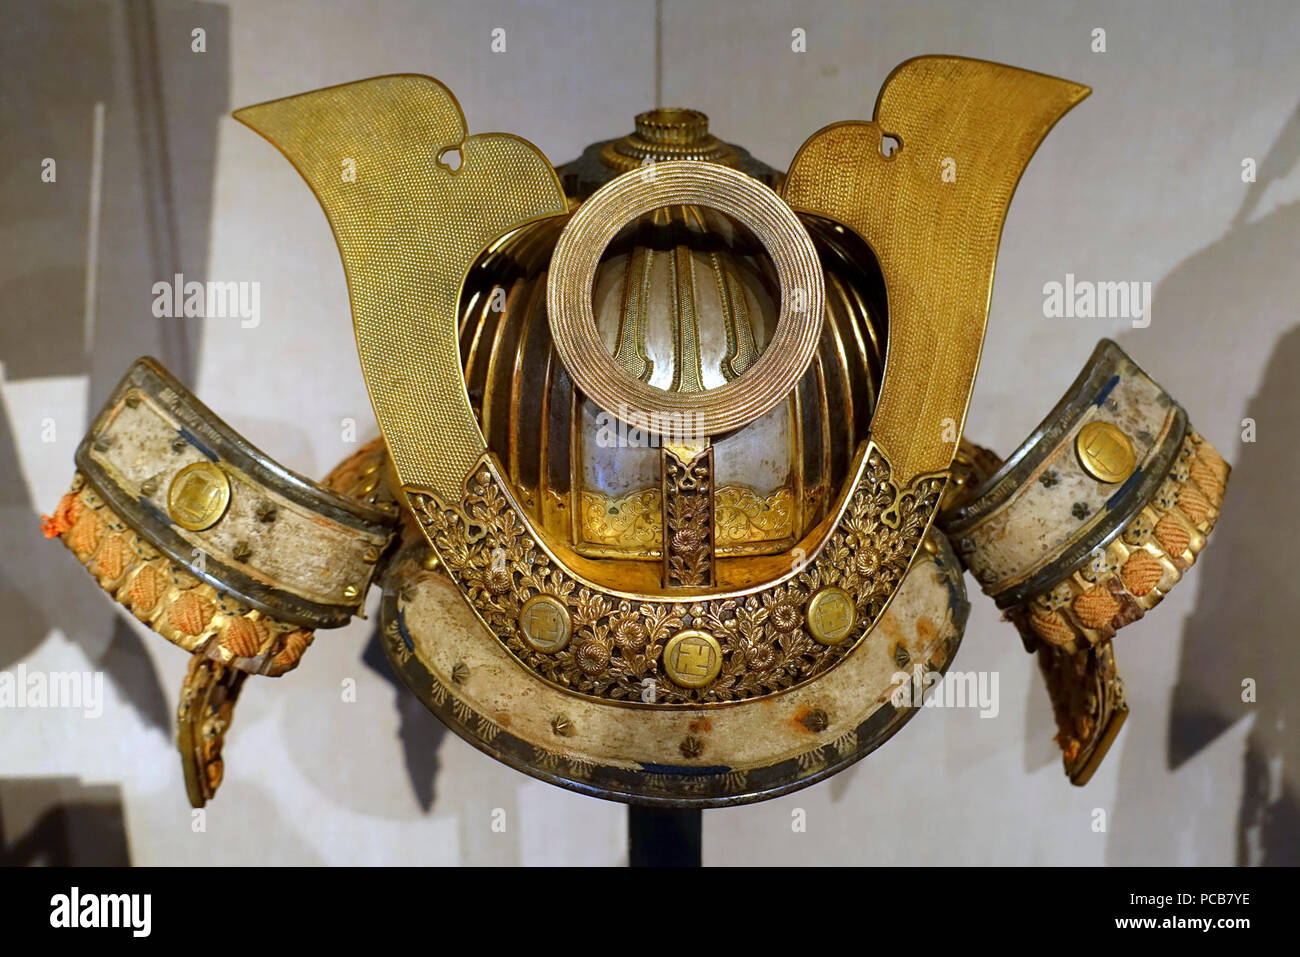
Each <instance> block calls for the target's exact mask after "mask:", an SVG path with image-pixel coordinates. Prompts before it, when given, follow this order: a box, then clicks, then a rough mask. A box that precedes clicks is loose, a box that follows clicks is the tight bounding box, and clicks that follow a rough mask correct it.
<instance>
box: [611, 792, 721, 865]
mask: <svg viewBox="0 0 1300 957" xmlns="http://www.w3.org/2000/svg"><path fill="white" fill-rule="evenodd" d="M703 814H704V812H703V811H699V810H692V809H685V810H683V809H679V808H654V807H638V806H637V805H635V804H629V805H628V808H627V851H628V864H629V866H631V867H699V866H700V826H701V819H702V817H703Z"/></svg>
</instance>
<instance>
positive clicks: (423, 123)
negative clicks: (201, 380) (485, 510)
mask: <svg viewBox="0 0 1300 957" xmlns="http://www.w3.org/2000/svg"><path fill="white" fill-rule="evenodd" d="M235 118H236V119H238V120H240V121H241V122H243V123H246V124H247V125H249V126H250V127H252V128H253V129H254V130H256V131H257V132H259V133H261V134H262V135H263V136H265V137H266V138H267V139H268V140H270V141H271V142H272V143H273V144H274V145H275V146H276V147H278V148H279V149H280V150H281V152H283V153H284V154H285V156H287V157H288V158H289V160H290V162H292V163H293V165H294V166H295V167H297V169H298V171H299V172H300V173H301V174H302V175H303V178H305V179H306V180H307V182H308V184H310V186H311V188H312V190H313V192H315V194H316V197H317V199H319V200H320V203H321V206H323V207H324V209H325V215H326V216H327V217H328V218H329V221H330V226H331V227H333V229H334V237H335V239H336V240H337V241H338V245H339V253H340V254H341V256H342V258H343V268H344V271H345V272H346V274H347V280H348V291H349V293H350V295H351V299H352V316H353V321H354V323H355V327H356V334H357V349H358V351H359V352H360V354H361V367H362V371H363V372H364V373H365V377H366V385H367V386H368V387H369V389H370V399H371V402H373V403H374V407H375V415H376V416H377V417H378V419H379V425H380V428H381V429H382V430H383V433H384V437H385V438H386V439H387V441H388V446H389V448H390V449H391V450H392V454H393V462H394V464H395V466H396V468H397V473H398V475H399V476H400V478H401V480H402V483H403V484H404V485H407V486H422V487H424V488H427V489H430V490H431V491H433V492H436V493H437V494H438V495H440V496H441V497H442V498H443V499H444V500H445V501H459V500H460V497H461V495H462V494H463V491H464V481H465V476H466V475H468V474H469V472H470V470H471V468H472V467H473V466H474V464H475V463H476V462H477V461H478V460H479V458H480V457H481V456H482V455H483V453H484V452H485V451H486V445H485V443H484V441H483V434H482V432H480V431H479V428H478V425H477V423H476V422H475V420H474V414H473V412H471V410H470V406H469V400H468V397H467V396H466V393H465V380H464V376H463V373H462V371H461V365H460V349H459V346H458V345H457V340H456V315H457V308H458V306H459V299H460V288H461V284H462V282H463V281H464V278H465V274H466V273H467V272H468V271H469V268H470V266H471V265H473V263H474V261H475V259H477V258H478V256H479V254H480V253H481V252H482V251H483V249H484V248H485V247H486V246H487V245H488V243H490V242H491V241H492V240H494V239H496V238H497V237H498V236H500V235H502V234H503V233H506V232H508V231H510V230H512V229H515V228H517V227H519V226H521V225H524V224H525V223H529V222H532V221H534V220H537V219H541V218H543V217H546V216H552V215H555V214H557V213H562V212H564V211H565V199H564V190H563V189H562V188H561V186H560V182H559V180H558V179H557V178H556V175H555V171H554V170H553V169H552V168H551V165H550V163H549V162H547V160H546V157H544V156H543V155H542V154H541V152H540V151H539V150H538V149H537V148H536V147H535V146H533V145H532V144H531V143H529V142H527V141H526V140H523V139H520V138H519V137H517V136H511V135H509V134H506V133H486V134H478V135H474V136H467V135H466V127H465V117H464V114H463V113H462V112H461V108H460V104H458V103H457V102H456V98H455V97H454V96H452V94H451V91H450V90H448V89H447V88H446V87H445V86H443V85H442V84H441V83H439V82H438V81H437V80H434V79H432V78H430V77H427V76H416V75H396V76H383V77H376V78H374V79H370V80H362V81H359V82H357V83H348V84H345V85H343V86H335V87H330V88H328V89H324V90H317V91H315V92H312V93H304V94H302V95H300V96H291V97H288V98H287V99H283V100H274V101H272V102H270V103H262V104H260V105H258V106H250V107H247V108H245V109H242V110H239V111H238V112H236V113H235ZM451 150H458V151H459V153H460V156H459V165H458V166H457V164H456V163H455V162H454V158H452V157H450V156H448V157H447V159H446V160H444V154H447V152H448V151H451ZM453 166H454V167H456V168H455V169H453V168H452V167H453ZM434 444H436V445H437V447H438V450H437V454H431V451H430V447H431V445H434Z"/></svg>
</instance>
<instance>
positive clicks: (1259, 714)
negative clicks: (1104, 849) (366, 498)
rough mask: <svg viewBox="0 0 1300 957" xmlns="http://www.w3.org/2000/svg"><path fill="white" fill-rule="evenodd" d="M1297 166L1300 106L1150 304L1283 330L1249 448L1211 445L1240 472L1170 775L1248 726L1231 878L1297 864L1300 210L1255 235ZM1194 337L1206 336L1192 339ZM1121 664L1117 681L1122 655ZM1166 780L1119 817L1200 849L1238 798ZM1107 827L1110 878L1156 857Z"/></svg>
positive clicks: (1212, 569)
mask: <svg viewBox="0 0 1300 957" xmlns="http://www.w3.org/2000/svg"><path fill="white" fill-rule="evenodd" d="M1297 162H1300V105H1298V106H1297V109H1296V111H1295V112H1294V113H1293V114H1292V116H1291V118H1290V120H1289V121H1288V122H1287V124H1286V126H1285V127H1284V128H1283V131H1282V133H1281V134H1280V135H1279V137H1278V138H1277V140H1276V142H1275V143H1274V144H1273V146H1272V148H1271V149H1270V152H1269V154H1268V156H1267V157H1266V158H1265V159H1264V161H1263V162H1262V163H1261V164H1260V167H1259V176H1258V179H1257V182H1256V183H1255V184H1254V185H1253V186H1252V187H1251V188H1250V190H1249V192H1248V194H1247V197H1246V199H1245V201H1244V202H1243V203H1242V207H1241V209H1240V210H1239V212H1238V213H1237V215H1236V217H1235V218H1234V219H1233V222H1232V224H1231V226H1230V227H1229V229H1228V232H1227V233H1226V234H1225V235H1224V236H1223V237H1222V238H1220V239H1219V240H1217V241H1216V242H1215V243H1214V244H1213V245H1211V246H1209V247H1207V248H1205V249H1202V250H1200V251H1199V252H1197V253H1196V254H1195V255H1194V256H1192V257H1190V258H1189V259H1187V260H1185V261H1184V262H1183V263H1181V264H1180V265H1179V266H1178V267H1177V268H1176V269H1175V270H1174V271H1173V272H1172V273H1170V274H1169V276H1167V277H1166V278H1165V279H1164V281H1162V282H1161V283H1160V285H1159V287H1158V288H1157V290H1156V293H1155V296H1154V309H1153V313H1154V315H1155V316H1156V317H1157V318H1156V322H1159V321H1160V319H1159V317H1160V316H1164V317H1166V321H1167V322H1169V323H1175V322H1177V321H1178V319H1179V317H1181V316H1200V317H1205V318H1207V319H1211V320H1212V321H1213V325H1210V324H1206V325H1204V326H1202V327H1201V328H1206V329H1213V330H1214V331H1213V335H1214V337H1215V339H1218V340H1221V339H1223V338H1229V337H1230V338H1234V339H1240V338H1242V337H1252V338H1257V339H1259V340H1261V341H1262V342H1263V343H1267V342H1269V341H1271V340H1273V338H1274V337H1275V336H1277V334H1278V331H1279V330H1285V331H1283V332H1282V334H1281V335H1280V337H1278V338H1277V339H1276V343H1275V344H1274V346H1273V351H1272V356H1271V358H1270V359H1269V362H1268V365H1267V367H1266V369H1265V371H1264V375H1263V378H1262V380H1261V381H1260V383H1259V385H1258V387H1257V388H1256V390H1255V393H1254V395H1253V397H1252V398H1251V400H1250V401H1249V403H1248V405H1247V408H1246V410H1245V413H1244V414H1245V415H1246V416H1248V417H1249V418H1250V419H1253V420H1254V422H1255V430H1256V431H1255V439H1256V441H1254V442H1247V441H1242V435H1241V433H1240V432H1238V434H1237V435H1236V436H1233V435H1232V434H1230V433H1229V434H1224V435H1214V436H1209V435H1207V436H1206V438H1207V439H1209V440H1210V441H1211V442H1213V443H1214V444H1215V445H1216V446H1217V447H1218V449H1219V451H1220V452H1221V453H1222V454H1223V455H1224V457H1225V458H1226V459H1227V460H1228V461H1229V462H1230V463H1231V464H1232V466H1233V471H1232V476H1231V478H1230V479H1229V482H1228V491H1227V495H1226V496H1225V500H1224V510H1223V514H1222V516H1221V517H1220V519H1219V522H1218V524H1217V525H1216V527H1215V530H1214V532H1213V534H1212V535H1211V536H1210V543H1209V546H1208V547H1207V548H1206V550H1205V551H1204V552H1203V553H1202V555H1201V557H1200V558H1199V559H1198V561H1197V569H1198V570H1197V571H1195V572H1194V575H1195V579H1196V582H1197V585H1196V587H1197V600H1196V608H1195V610H1194V612H1193V613H1192V615H1191V617H1190V618H1189V619H1188V621H1187V622H1186V625H1185V627H1184V631H1183V640H1182V651H1181V658H1180V661H1179V674H1178V684H1177V686H1176V688H1175V690H1174V696H1173V704H1172V713H1171V715H1170V720H1169V734H1168V742H1167V754H1166V759H1167V765H1168V767H1169V769H1170V770H1171V771H1177V770H1178V769H1179V768H1181V767H1182V766H1184V765H1185V764H1186V763H1187V762H1188V761H1190V760H1191V759H1192V758H1194V757H1195V756H1196V755H1197V754H1199V753H1201V752H1202V751H1203V750H1205V749H1206V748H1208V747H1209V746H1210V745H1211V743H1212V742H1213V741H1214V740H1215V739H1216V738H1218V736H1219V735H1220V734H1222V733H1223V732H1224V731H1226V730H1227V729H1228V728H1229V727H1230V726H1231V725H1233V724H1234V723H1236V722H1237V721H1239V720H1241V719H1242V718H1247V717H1249V718H1251V720H1252V723H1251V727H1250V731H1249V735H1248V737H1247V742H1246V751H1245V756H1244V761H1243V767H1242V779H1241V786H1242V797H1241V805H1240V807H1239V808H1238V812H1237V826H1236V861H1237V863H1238V864H1292V865H1294V864H1296V863H1300V735H1298V734H1297V730H1298V729H1300V698H1297V697H1296V695H1295V693H1294V689H1295V687H1296V685H1297V683H1300V653H1297V650H1296V645H1295V641H1294V628H1295V622H1296V621H1297V620H1300V589H1297V588H1296V585H1295V578H1296V575H1295V566H1294V564H1293V561H1292V559H1291V556H1290V554H1289V552H1290V547H1291V545H1292V543H1294V542H1296V541H1300V510H1297V508H1296V506H1295V502H1294V493H1295V489H1296V481H1297V475H1300V444H1297V442H1296V434H1297V433H1296V423H1297V422H1298V421H1300V390H1297V388H1296V378H1297V375H1300V324H1296V322H1295V320H1296V318H1297V307H1296V303H1298V302H1300V272H1297V271H1296V270H1295V268H1294V262H1293V260H1294V256H1295V251H1296V250H1297V249H1300V201H1298V202H1293V203H1290V204H1287V205H1284V206H1281V207H1279V208H1277V209H1275V210H1274V211H1272V212H1270V213H1268V214H1267V215H1265V216H1262V217H1260V218H1258V219H1255V220H1253V221H1251V220H1250V216H1251V214H1252V213H1253V211H1254V210H1255V208H1256V207H1257V206H1258V205H1259V202H1260V198H1261V196H1262V194H1263V191H1264V189H1265V188H1266V187H1267V186H1268V184H1269V183H1270V182H1272V181H1274V180H1279V179H1281V178H1282V177H1284V176H1286V175H1287V174H1288V172H1289V171H1290V170H1291V169H1293V168H1294V167H1295V166H1296V164H1297ZM1166 329H1168V327H1166ZM1189 334H1191V335H1196V334H1197V333H1196V332H1195V331H1194V330H1192V329H1190V328H1189ZM1119 338H1120V340H1121V344H1122V345H1123V346H1124V347H1125V349H1129V347H1130V346H1132V350H1131V351H1132V353H1133V355H1134V356H1135V358H1137V359H1138V361H1139V362H1141V359H1142V350H1143V349H1144V348H1150V345H1151V341H1152V338H1151V337H1144V336H1142V335H1141V334H1140V333H1132V332H1130V333H1128V334H1127V335H1122V336H1120V337H1119ZM1139 339H1141V340H1142V341H1141V342H1139V341H1138V340H1139ZM1125 340H1131V341H1125ZM1196 345H1197V346H1198V348H1196V349H1195V353H1196V354H1198V355H1201V356H1203V357H1204V359H1205V361H1206V364H1207V372H1208V374H1214V373H1213V361H1214V358H1215V356H1216V354H1217V351H1216V347H1215V345H1216V344H1215V342H1214V341H1209V340H1207V341H1206V342H1204V343H1197V344H1196ZM1157 378H1158V377H1157ZM1184 404H1185V405H1188V406H1190V408H1189V416H1190V418H1191V420H1192V422H1193V424H1195V422H1196V420H1197V419H1196V411H1195V397H1194V396H1187V397H1186V401H1185V402H1184ZM1234 439H1235V441H1234ZM1120 661H1121V667H1122V663H1123V657H1122V655H1121V657H1120ZM1246 679H1252V680H1253V681H1254V682H1255V684H1256V700H1255V701H1254V702H1246V701H1243V700H1242V697H1243V687H1242V683H1243V681H1245V680H1246ZM1132 743H1133V742H1131V743H1130V747H1131V746H1132ZM1153 758H1155V760H1154V761H1153V760H1152V759H1153ZM1124 761H1125V764H1126V766H1128V767H1129V768H1130V769H1136V767H1137V766H1138V765H1143V764H1149V765H1152V766H1158V762H1159V758H1158V756H1156V755H1141V754H1136V753H1130V750H1129V749H1126V750H1125V753H1124ZM1165 780H1166V782H1167V783H1165V784H1164V785H1157V786H1156V787H1157V788H1159V787H1161V786H1163V787H1167V788H1169V789H1171V790H1170V793H1169V794H1168V795H1167V797H1166V796H1165V795H1161V794H1159V793H1154V792H1152V790H1151V786H1152V784H1153V782H1152V781H1151V780H1149V779H1147V778H1146V777H1144V776H1143V775H1141V774H1136V775H1122V776H1121V785H1120V793H1119V795H1118V801H1117V803H1118V804H1119V805H1121V806H1123V805H1125V804H1127V805H1129V806H1142V807H1144V808H1146V809H1148V811H1149V809H1150V807H1151V805H1152V803H1153V802H1160V803H1163V804H1164V807H1165V808H1166V809H1167V811H1168V821H1167V823H1165V824H1164V825H1162V826H1164V827H1168V828H1173V829H1175V830H1174V833H1168V834H1165V835H1164V839H1165V840H1168V841H1170V842H1171V843H1172V842H1173V840H1174V839H1176V838H1177V837H1181V838H1182V839H1183V840H1184V841H1185V840H1186V839H1187V835H1188V834H1195V833H1197V832H1198V830H1199V825H1200V823H1201V822H1202V821H1209V820H1211V819H1212V818H1213V819H1220V820H1221V818H1222V814H1223V813H1224V808H1225V805H1226V801H1227V798H1228V794H1230V793H1232V792H1231V791H1228V793H1227V794H1225V788H1227V787H1229V786H1230V782H1221V781H1214V782H1212V783H1211V786H1209V787H1207V788H1201V787H1188V786H1187V783H1188V782H1187V779H1186V777H1185V776H1184V778H1183V779H1182V780H1181V781H1180V780H1179V779H1178V778H1176V777H1174V776H1172V775H1169V776H1166V778H1165ZM1125 781H1130V782H1131V783H1130V784H1129V785H1128V786H1126V785H1125V784H1124V783H1123V782H1125ZM1114 818H1115V821H1116V827H1117V833H1116V834H1115V835H1114V838H1113V840H1112V841H1111V843H1110V848H1111V850H1110V852H1109V856H1110V862H1111V863H1147V862H1148V861H1147V860H1146V859H1145V858H1144V857H1143V855H1142V853H1141V852H1142V849H1143V848H1144V847H1146V846H1148V845H1147V843H1146V841H1144V837H1143V834H1142V833H1139V832H1140V831H1146V830H1147V824H1146V823H1134V824H1131V825H1128V827H1129V828H1130V829H1131V833H1128V834H1125V833H1124V832H1123V831H1122V830H1119V829H1122V828H1124V827H1125V825H1124V824H1123V823H1122V822H1123V821H1124V820H1125V816H1124V815H1122V814H1119V813H1117V814H1116V815H1115V816H1114ZM1132 820H1133V821H1135V822H1142V821H1147V822H1149V821H1150V815H1149V813H1147V814H1141V815H1133V816H1132ZM1126 847H1127V848H1128V849H1127V850H1117V849H1123V848H1126ZM1120 856H1122V857H1123V859H1122V860H1120V859H1119V857H1120Z"/></svg>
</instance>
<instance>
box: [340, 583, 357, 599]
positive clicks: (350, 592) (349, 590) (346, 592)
mask: <svg viewBox="0 0 1300 957" xmlns="http://www.w3.org/2000/svg"><path fill="white" fill-rule="evenodd" d="M360 594H361V589H359V588H357V586H356V585H348V586H347V587H346V588H344V589H343V597H344V598H347V599H353V598H356V597H357V596H358V595H360Z"/></svg>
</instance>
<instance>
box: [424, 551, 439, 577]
mask: <svg viewBox="0 0 1300 957" xmlns="http://www.w3.org/2000/svg"><path fill="white" fill-rule="evenodd" d="M420 566H421V567H422V568H423V569H424V570H425V571H426V572H432V571H436V570H437V568H438V553H437V552H435V551H434V550H433V549H432V548H431V549H429V553H428V554H427V555H425V556H424V560H423V561H422V562H420Z"/></svg>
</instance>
